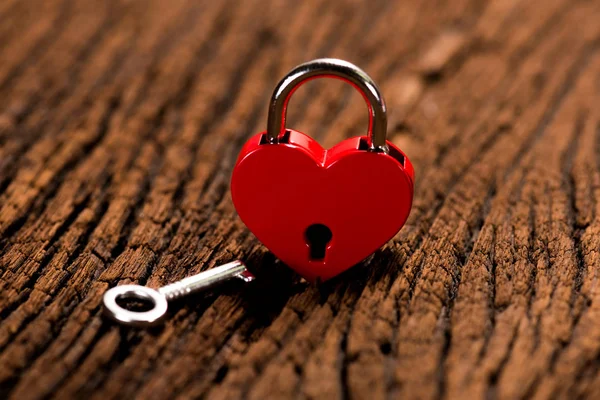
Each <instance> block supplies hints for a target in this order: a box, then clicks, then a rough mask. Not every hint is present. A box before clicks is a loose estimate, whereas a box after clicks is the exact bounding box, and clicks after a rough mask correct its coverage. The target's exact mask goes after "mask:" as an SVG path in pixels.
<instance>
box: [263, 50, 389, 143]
mask: <svg viewBox="0 0 600 400" xmlns="http://www.w3.org/2000/svg"><path fill="white" fill-rule="evenodd" d="M323 77H328V78H336V79H341V80H343V81H345V82H348V83H350V84H351V85H352V86H354V87H355V88H356V89H357V90H358V91H359V92H360V94H361V95H362V96H363V98H364V99H365V102H366V103H367V107H368V109H369V130H368V132H367V137H368V149H369V150H370V151H377V152H384V153H387V152H388V146H387V145H386V132H387V115H386V107H385V101H384V100H383V96H382V95H381V93H380V91H379V88H378V87H377V85H376V84H375V82H373V80H372V79H371V77H370V76H369V75H367V73H366V72H365V71H363V70H362V69H360V68H358V67H357V66H356V65H354V64H351V63H349V62H347V61H343V60H338V59H336V58H320V59H316V60H312V61H309V62H306V63H304V64H300V65H298V66H297V67H296V68H294V69H292V70H291V71H290V72H289V73H288V74H287V75H286V76H285V77H284V78H283V79H282V80H281V81H280V82H279V83H278V84H277V86H276V87H275V90H274V91H273V95H272V96H271V103H270V105H269V117H268V121H267V139H268V141H269V142H270V143H277V142H278V139H279V137H281V136H282V135H283V134H284V133H285V129H286V128H285V122H286V117H287V106H288V103H289V101H290V98H291V97H292V95H293V94H294V92H295V91H296V89H298V88H299V87H300V86H301V85H303V84H304V83H306V82H308V81H310V80H312V79H316V78H323Z"/></svg>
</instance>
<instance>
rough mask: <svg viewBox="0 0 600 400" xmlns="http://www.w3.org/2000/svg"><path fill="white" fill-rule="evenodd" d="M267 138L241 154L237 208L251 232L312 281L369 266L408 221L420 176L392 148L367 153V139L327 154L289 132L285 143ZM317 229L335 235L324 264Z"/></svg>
mask: <svg viewBox="0 0 600 400" xmlns="http://www.w3.org/2000/svg"><path fill="white" fill-rule="evenodd" d="M263 136H264V133H261V134H258V135H256V136H254V137H253V138H252V139H250V141H249V142H248V143H246V145H245V146H244V148H243V149H242V152H241V153H240V156H239V158H238V161H237V163H236V166H235V168H234V171H233V176H232V180H231V194H232V199H233V203H234V205H235V208H236V209H237V212H238V214H239V216H240V218H241V219H242V221H243V222H244V223H245V224H246V226H247V227H248V228H249V229H250V231H252V233H254V235H256V237H257V238H258V239H259V240H260V241H261V242H262V243H263V244H264V245H265V246H266V247H267V248H268V249H269V250H271V251H272V252H273V253H274V254H275V255H276V256H277V257H278V258H279V259H281V260H282V261H283V262H284V263H285V264H287V265H288V266H289V267H291V268H292V269H294V270H295V271H296V272H297V273H299V274H300V275H302V276H303V277H304V278H306V279H307V280H309V281H312V282H314V281H316V280H321V281H325V280H327V279H330V278H332V277H334V276H335V275H337V274H339V273H341V272H343V271H345V270H346V269H348V268H350V267H351V266H353V265H355V264H357V263H359V262H360V261H362V260H364V259H365V258H366V257H368V256H369V255H371V254H372V253H373V252H375V251H376V250H377V249H379V248H380V247H381V246H382V245H384V244H385V243H386V242H387V241H388V240H390V239H391V238H392V237H393V236H394V235H395V234H396V233H397V232H398V231H399V230H400V228H401V227H402V225H403V224H404V222H405V221H406V219H407V218H408V214H409V212H410V208H411V205H412V197H413V181H414V170H413V168H412V165H411V164H410V162H409V161H408V158H406V157H405V155H404V154H403V153H402V152H401V151H400V150H399V149H398V148H396V147H395V146H393V145H392V144H391V143H389V142H388V146H389V147H390V152H389V154H384V153H375V152H370V151H365V150H362V148H363V146H364V143H366V137H356V138H351V139H347V140H345V141H343V142H341V143H339V144H337V145H336V146H334V147H333V148H331V149H329V150H324V149H323V148H322V147H321V146H320V145H319V144H318V143H317V142H316V141H315V140H313V139H312V138H310V137H309V136H306V135H305V134H303V133H300V132H297V131H292V130H289V131H288V133H286V136H285V139H282V140H280V143H278V144H268V143H265V142H264V137H263ZM281 142H284V143H281ZM313 224H323V225H325V226H327V227H328V228H329V229H330V230H331V233H332V238H331V240H330V241H329V242H328V245H327V248H326V251H325V256H324V258H323V259H322V260H315V259H311V257H310V255H311V253H310V246H309V245H308V243H307V239H306V236H305V235H306V230H307V228H308V227H309V226H311V225H313Z"/></svg>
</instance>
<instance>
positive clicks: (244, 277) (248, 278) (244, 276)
mask: <svg viewBox="0 0 600 400" xmlns="http://www.w3.org/2000/svg"><path fill="white" fill-rule="evenodd" d="M238 278H240V279H242V280H243V281H244V282H246V283H249V282H252V281H253V280H255V279H256V277H255V276H254V275H253V274H252V272H250V271H248V270H246V271H244V272H241V273H240V274H238Z"/></svg>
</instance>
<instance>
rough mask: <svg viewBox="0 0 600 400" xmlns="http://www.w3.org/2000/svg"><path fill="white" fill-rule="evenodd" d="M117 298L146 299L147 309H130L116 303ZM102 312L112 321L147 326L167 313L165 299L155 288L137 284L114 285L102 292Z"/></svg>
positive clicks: (156, 321) (158, 320)
mask: <svg viewBox="0 0 600 400" xmlns="http://www.w3.org/2000/svg"><path fill="white" fill-rule="evenodd" d="M118 299H134V300H148V301H150V302H151V303H152V306H153V307H152V308H151V309H150V310H148V311H130V310H128V309H126V308H124V307H121V306H120V305H119V303H117V300H118ZM102 300H103V302H104V313H105V315H106V316H108V317H109V318H111V319H113V320H114V321H117V322H120V323H122V324H125V325H130V326H139V327H144V326H149V325H154V324H156V323H158V322H160V321H161V320H162V318H163V317H164V316H165V314H166V313H167V299H166V298H165V296H164V295H162V294H161V293H159V292H158V291H157V290H154V289H151V288H149V287H145V286H139V285H122V286H115V287H114V288H112V289H109V290H108V291H107V292H106V293H104V297H103V299H102Z"/></svg>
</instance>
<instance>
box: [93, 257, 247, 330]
mask: <svg viewBox="0 0 600 400" xmlns="http://www.w3.org/2000/svg"><path fill="white" fill-rule="evenodd" d="M230 279H241V280H243V281H244V282H252V281H253V280H254V279H255V277H254V275H252V273H251V272H250V271H248V269H247V268H246V265H244V263H243V262H241V261H233V262H230V263H228V264H225V265H221V266H219V267H216V268H212V269H210V270H208V271H204V272H201V273H199V274H197V275H193V276H190V277H188V278H185V279H182V280H180V281H179V282H175V283H171V284H170V285H167V286H163V287H161V288H159V289H151V288H149V287H146V286H140V285H122V286H116V287H114V288H112V289H109V290H108V291H107V292H106V293H104V298H103V302H104V313H105V315H106V316H107V317H109V318H111V319H113V320H115V321H117V322H120V323H121V324H124V325H130V326H139V327H145V326H151V325H156V324H158V323H160V322H161V321H162V319H163V318H164V317H165V315H166V313H167V304H168V302H169V301H170V300H175V299H178V298H180V297H183V296H187V295H188V294H190V293H195V292H199V291H202V290H206V289H208V288H211V287H213V286H215V285H217V284H219V283H221V282H225V281H228V280H230ZM124 299H134V300H142V301H143V300H145V301H150V302H151V303H152V309H150V310H148V311H130V310H127V309H126V308H123V307H121V306H120V305H119V304H118V303H117V300H124Z"/></svg>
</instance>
